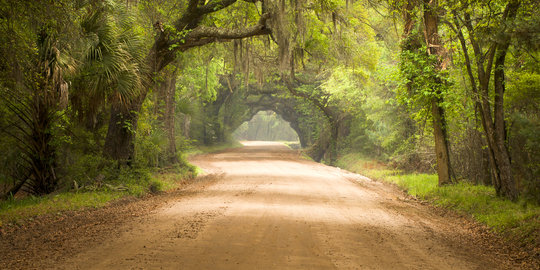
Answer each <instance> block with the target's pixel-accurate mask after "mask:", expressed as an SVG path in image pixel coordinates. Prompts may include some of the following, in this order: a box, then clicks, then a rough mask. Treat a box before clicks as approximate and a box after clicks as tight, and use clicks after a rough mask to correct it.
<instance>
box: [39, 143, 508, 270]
mask: <svg viewBox="0 0 540 270" xmlns="http://www.w3.org/2000/svg"><path fill="white" fill-rule="evenodd" d="M193 163H195V164H196V165H198V166H200V167H201V168H203V169H204V171H205V172H206V173H207V174H209V175H213V176H214V177H209V179H211V180H208V181H207V182H205V183H204V184H200V185H196V186H194V187H193V188H192V190H191V191H189V190H188V192H185V193H184V194H183V195H182V196H178V197H176V198H173V199H170V200H168V202H166V203H163V204H162V205H160V206H159V207H157V208H156V209H155V210H154V211H152V212H151V213H149V214H147V215H146V214H145V215H142V216H140V217H136V218H133V219H132V220H129V221H126V222H124V223H122V224H120V225H118V226H119V227H118V228H116V229H117V230H118V233H116V234H113V236H111V237H109V238H107V239H102V240H101V241H90V242H88V245H87V246H84V244H83V246H82V247H81V246H79V249H80V250H79V251H77V253H76V254H73V255H72V256H69V257H68V258H62V259H61V260H59V261H57V262H56V263H54V265H48V266H49V267H51V268H59V269H508V268H510V267H511V265H510V264H508V262H506V261H505V260H506V259H505V257H504V256H497V255H494V254H492V252H485V251H482V249H481V248H480V247H478V246H477V245H476V244H475V239H473V238H474V237H473V236H471V233H470V232H469V231H468V229H466V228H464V227H463V226H462V225H461V224H460V222H459V221H456V220H455V219H454V218H453V217H443V216H441V215H439V214H437V213H435V212H434V211H433V209H432V208H430V207H427V206H424V205H421V204H420V203H418V202H416V201H414V200H411V199H407V198H406V196H405V195H404V194H403V193H401V192H399V191H397V190H396V189H395V188H393V187H391V186H388V185H385V184H381V183H378V182H374V181H371V180H369V179H366V178H364V177H361V176H359V175H356V174H352V173H348V172H346V171H343V170H340V169H338V168H333V167H329V166H325V165H321V164H318V163H315V162H311V161H307V160H303V159H301V158H299V156H298V154H297V153H296V152H293V151H291V150H289V149H288V148H286V147H285V146H283V145H280V144H277V143H260V142H258V143H257V142H249V143H246V147H244V148H238V149H234V150H229V151H226V152H222V153H219V154H212V155H204V156H199V157H197V158H195V159H194V160H193ZM212 179H213V180H212ZM485 253H488V254H491V255H487V254H485ZM60 257H61V256H60ZM41 267H44V265H41V266H40V268H41Z"/></svg>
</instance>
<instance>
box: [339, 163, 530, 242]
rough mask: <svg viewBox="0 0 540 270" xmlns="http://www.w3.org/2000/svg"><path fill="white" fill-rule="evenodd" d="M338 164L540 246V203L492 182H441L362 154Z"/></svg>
mask: <svg viewBox="0 0 540 270" xmlns="http://www.w3.org/2000/svg"><path fill="white" fill-rule="evenodd" d="M336 165H337V166H338V167H340V168H344V169H346V170H349V171H351V172H355V173H359V174H362V175H365V176H367V177H369V178H372V179H374V180H378V181H384V182H388V183H393V184H396V185H397V186H398V187H400V188H401V189H403V190H404V191H405V192H407V193H408V194H409V195H411V196H413V197H415V198H418V199H421V200H425V201H428V202H430V203H432V204H433V205H436V206H440V207H444V208H447V209H451V210H454V211H457V212H459V213H462V214H465V215H468V216H470V217H472V218H474V219H475V220H476V221H478V222H480V223H483V224H485V225H487V226H488V227H489V228H491V229H493V230H494V231H495V232H497V233H499V234H501V235H503V236H506V237H507V238H508V239H511V240H514V241H517V242H518V243H520V244H522V245H526V246H533V247H536V248H539V247H540V206H538V205H537V204H534V203H531V202H530V201H526V200H523V199H522V200H519V201H515V202H514V201H511V200H508V199H505V198H501V197H498V196H497V194H496V192H495V189H494V188H493V187H491V186H485V185H479V184H474V183H471V182H470V181H459V182H458V183H456V184H453V185H446V186H439V185H438V179H437V175H436V174H432V173H431V174H430V173H414V172H413V173H411V172H405V171H402V170H397V169H393V168H392V167H390V166H387V165H386V164H384V163H382V162H380V161H377V160H373V159H369V158H366V157H364V156H362V155H361V154H358V153H356V154H347V155H344V156H342V157H341V158H339V159H338V162H337V163H336Z"/></svg>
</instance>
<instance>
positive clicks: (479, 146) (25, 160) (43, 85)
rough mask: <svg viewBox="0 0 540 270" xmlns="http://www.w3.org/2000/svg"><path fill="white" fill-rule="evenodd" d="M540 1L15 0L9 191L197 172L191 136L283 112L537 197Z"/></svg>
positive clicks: (1, 16) (371, 153)
mask: <svg viewBox="0 0 540 270" xmlns="http://www.w3.org/2000/svg"><path fill="white" fill-rule="evenodd" d="M538 10H540V3H539V2H538V1H533V0H524V1H519V0H507V1H505V0H497V1H484V0H473V1H471V0H452V1H437V0H423V1H422V0H380V1H378V0H294V1H293V0H291V1H285V0H262V1H259V0H245V1H237V0H208V1H197V0H54V1H53V0H44V1H11V0H0V58H1V60H0V91H1V95H0V97H1V98H0V132H1V134H2V135H1V136H0V151H1V152H2V155H0V192H1V194H0V196H2V198H8V197H11V196H14V195H17V194H34V195H43V194H48V193H51V192H55V191H57V190H70V189H73V188H78V187H80V186H89V185H92V184H94V183H95V182H102V181H108V180H111V179H118V178H121V176H120V175H121V174H123V173H126V171H133V170H141V169H143V170H154V169H159V168H170V167H174V168H177V169H178V170H183V169H187V170H192V168H191V167H190V165H189V164H188V163H187V162H186V161H185V158H184V156H183V154H184V153H185V152H186V151H188V150H189V149H192V148H193V147H195V146H198V145H215V144H222V143H226V142H229V141H231V140H232V139H233V136H232V134H233V132H234V131H235V130H237V129H238V128H239V127H242V124H243V123H244V122H246V121H249V120H250V119H252V118H254V116H256V115H257V114H258V113H259V112H266V111H271V112H273V113H275V114H277V115H279V117H280V119H283V120H284V121H287V122H288V123H289V124H290V127H291V128H292V129H293V130H294V131H295V132H296V134H297V136H298V140H299V142H300V144H301V145H302V147H303V148H304V149H305V150H304V151H305V152H306V153H307V154H308V155H309V156H310V157H311V158H313V159H314V160H316V161H322V162H325V163H327V164H333V163H334V162H335V161H336V160H337V159H338V157H339V156H340V155H343V154H346V153H351V152H355V153H361V154H362V155H364V156H367V157H370V158H373V159H377V160H380V161H383V162H385V163H388V164H391V165H392V166H394V167H396V168H399V169H401V170H407V171H417V172H436V173H437V174H438V179H439V184H440V185H450V184H453V183H457V182H460V181H468V182H472V183H475V184H482V185H490V186H493V187H494V188H495V190H496V192H497V194H498V195H499V196H502V197H506V198H509V199H511V200H517V199H518V198H524V199H527V200H530V201H533V202H534V201H535V202H537V203H540V111H539V110H540V106H539V104H540V62H539V61H540V54H539V52H540V15H539V14H538ZM273 113H266V115H267V116H269V115H272V114H273ZM257 117H261V116H260V115H259V116H257ZM263 120H264V119H259V121H263ZM264 121H266V123H267V124H266V127H265V128H267V129H268V128H270V127H272V126H274V127H275V126H278V125H283V123H281V122H280V123H278V122H275V121H267V120H264ZM276 121H277V120H276ZM244 129H245V127H244ZM294 135H295V134H293V138H294ZM287 138H289V137H287Z"/></svg>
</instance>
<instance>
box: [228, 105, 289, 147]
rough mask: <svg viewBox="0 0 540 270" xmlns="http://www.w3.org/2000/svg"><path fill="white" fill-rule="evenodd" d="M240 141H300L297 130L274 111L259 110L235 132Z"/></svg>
mask: <svg viewBox="0 0 540 270" xmlns="http://www.w3.org/2000/svg"><path fill="white" fill-rule="evenodd" d="M232 135H233V138H234V139H236V140H239V141H246V140H247V141H288V142H298V143H299V138H298V134H297V132H296V131H295V130H294V129H292V128H291V126H290V123H288V122H287V121H285V120H284V119H283V118H282V117H281V116H280V115H279V114H277V113H276V112H274V111H259V112H257V113H256V114H255V115H254V116H253V117H252V118H251V119H250V120H249V121H247V122H244V123H242V124H241V125H240V126H239V127H238V128H237V129H236V130H235V131H234V132H233V134H232Z"/></svg>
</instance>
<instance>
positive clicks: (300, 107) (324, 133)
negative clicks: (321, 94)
mask: <svg viewBox="0 0 540 270" xmlns="http://www.w3.org/2000/svg"><path fill="white" fill-rule="evenodd" d="M220 85H221V86H220V89H219V90H218V91H217V93H216V97H215V99H214V100H213V101H211V102H207V103H205V104H204V105H203V106H202V107H201V113H200V114H199V115H202V119H200V120H199V121H198V124H197V123H192V127H193V128H192V131H193V132H198V134H196V135H195V134H194V136H192V138H198V140H200V141H201V142H202V143H204V144H205V145H211V144H214V143H222V142H226V141H228V140H231V139H233V133H234V131H236V130H237V129H238V128H239V127H240V126H241V125H242V124H243V123H245V122H249V121H250V120H251V119H253V117H254V116H255V115H257V113H259V112H264V111H271V112H273V113H275V114H276V115H279V116H280V117H281V118H282V119H283V120H284V121H286V122H288V123H289V125H290V128H291V129H293V130H294V131H295V132H296V134H297V135H298V141H299V143H300V146H301V147H302V148H306V152H307V154H308V155H309V156H311V157H312V158H313V159H314V160H316V161H320V160H322V159H323V158H325V159H326V158H328V155H331V152H332V151H329V149H334V148H335V144H336V140H337V139H336V138H337V137H339V136H341V135H345V136H346V133H347V132H346V130H347V129H346V128H345V129H344V128H343V127H344V124H345V123H347V122H346V121H343V118H342V117H341V118H340V117H329V116H328V112H326V111H325V110H327V111H329V110H332V109H333V108H330V107H325V106H324V105H323V104H322V103H321V104H316V103H315V102H313V100H311V98H310V97H303V96H298V95H294V93H291V91H290V90H288V89H287V88H286V87H285V86H284V84H283V82H281V81H274V82H267V83H264V84H260V85H240V84H238V83H237V81H236V80H235V79H234V77H233V76H223V77H222V78H221V79H220ZM321 108H323V109H325V110H323V109H321ZM334 130H336V131H338V132H332V131H334ZM334 133H336V134H334ZM337 133H339V134H337ZM338 135H339V136H338ZM342 137H344V136H342ZM332 147H334V148H332ZM329 153H330V154H329Z"/></svg>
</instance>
